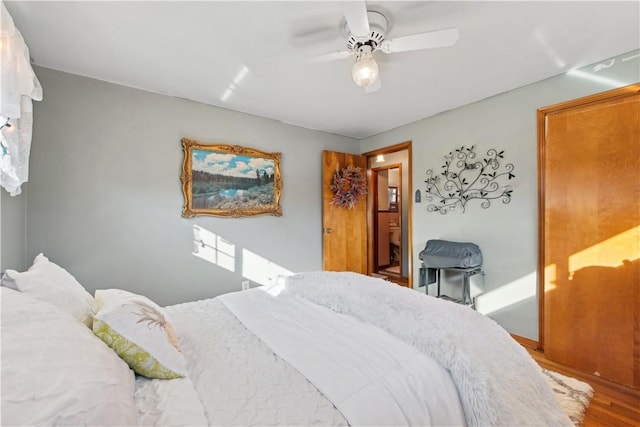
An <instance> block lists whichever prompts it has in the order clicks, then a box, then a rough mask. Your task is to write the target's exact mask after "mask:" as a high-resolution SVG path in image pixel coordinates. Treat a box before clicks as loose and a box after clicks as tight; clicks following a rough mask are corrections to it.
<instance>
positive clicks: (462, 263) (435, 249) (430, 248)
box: [420, 240, 484, 309]
mask: <svg viewBox="0 0 640 427" xmlns="http://www.w3.org/2000/svg"><path fill="white" fill-rule="evenodd" d="M420 259H421V260H422V266H421V267H420V286H426V287H427V288H426V293H427V295H429V286H428V285H430V284H433V283H437V294H436V295H435V296H436V297H437V298H442V299H445V300H447V301H453V302H456V303H459V304H464V305H466V306H470V307H471V308H473V309H475V298H471V286H470V283H469V282H470V280H469V278H470V277H471V276H475V275H476V274H483V275H484V272H483V271H482V252H481V251H480V248H479V247H478V245H476V244H474V243H459V242H451V241H447V240H428V241H427V244H426V245H425V248H424V250H423V251H422V252H420ZM442 271H451V272H456V273H461V274H462V278H463V281H462V298H461V299H456V298H452V297H450V296H448V295H442V294H441V293H440V276H441V275H442Z"/></svg>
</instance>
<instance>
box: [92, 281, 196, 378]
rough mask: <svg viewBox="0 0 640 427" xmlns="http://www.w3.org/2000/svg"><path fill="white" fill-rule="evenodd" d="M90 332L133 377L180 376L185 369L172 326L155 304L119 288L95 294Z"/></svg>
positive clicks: (182, 375) (184, 372)
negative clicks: (120, 361) (115, 354)
mask: <svg viewBox="0 0 640 427" xmlns="http://www.w3.org/2000/svg"><path fill="white" fill-rule="evenodd" d="M96 311H97V312H96V315H95V317H94V319H93V332H94V333H95V334H96V335H97V336H98V337H100V339H102V340H103V341H104V342H105V343H106V344H107V345H108V346H109V347H111V348H112V349H113V350H114V351H115V352H116V353H117V354H118V356H120V357H121V358H122V359H123V360H124V361H125V362H127V363H128V364H129V366H130V367H131V369H133V370H134V371H135V372H136V373H137V374H139V375H142V376H145V377H147V378H160V379H172V378H180V377H184V376H185V374H186V366H185V361H184V357H183V356H182V351H181V350H180V347H179V345H178V340H177V337H176V333H175V329H174V327H173V323H171V320H170V319H169V317H168V316H167V314H166V313H165V312H164V310H163V309H162V308H160V307H159V306H158V305H157V304H156V303H154V302H153V301H151V300H150V299H149V298H146V297H143V296H142V295H136V294H132V293H131V292H127V291H123V290H120V289H106V290H98V291H96Z"/></svg>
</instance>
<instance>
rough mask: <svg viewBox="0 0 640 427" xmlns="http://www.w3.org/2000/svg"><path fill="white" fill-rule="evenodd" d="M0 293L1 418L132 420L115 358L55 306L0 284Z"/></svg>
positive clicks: (129, 394) (130, 395)
mask: <svg viewBox="0 0 640 427" xmlns="http://www.w3.org/2000/svg"><path fill="white" fill-rule="evenodd" d="M0 296H1V297H2V369H1V370H0V371H1V372H2V396H1V399H2V403H1V408H2V420H1V424H2V425H6V426H19V425H32V426H53V425H60V426H65V425H66V426H72V425H74V426H80V425H86V426H125V425H129V426H136V425H137V411H136V406H135V399H134V393H135V376H134V374H133V371H131V369H129V367H128V366H127V364H126V363H124V362H123V361H122V359H120V358H119V357H118V356H117V355H116V354H115V353H114V352H113V351H112V350H111V349H110V348H109V347H107V346H106V345H104V343H103V342H102V341H100V340H99V339H98V338H96V337H95V336H94V335H93V334H92V333H91V330H89V329H88V328H87V327H85V326H84V325H83V324H82V323H80V322H78V321H77V320H75V319H74V318H72V317H70V316H69V315H68V314H66V313H63V312H62V311H61V310H59V309H58V308H57V307H55V306H53V305H51V304H47V303H45V302H42V301H39V300H37V299H35V298H31V297H30V296H28V295H25V294H24V293H20V292H17V291H14V290H11V289H8V288H4V287H3V288H0Z"/></svg>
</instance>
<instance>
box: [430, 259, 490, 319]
mask: <svg viewBox="0 0 640 427" xmlns="http://www.w3.org/2000/svg"><path fill="white" fill-rule="evenodd" d="M427 270H432V272H428V271H427ZM443 270H444V271H453V272H457V273H462V275H463V279H462V298H461V299H456V298H453V297H450V296H449V295H443V294H441V293H440V275H441V274H442V271H443ZM429 273H431V274H429ZM428 274H429V276H430V278H431V277H434V276H435V277H434V278H435V280H430V281H429V282H427V280H426V277H427V275H428ZM476 274H484V272H483V271H482V268H481V267H480V266H476V267H467V268H463V267H440V268H429V267H424V266H423V267H420V286H422V285H423V284H424V285H425V286H427V285H429V284H432V283H434V282H435V283H436V284H437V293H436V295H435V297H436V298H441V299H444V300H446V301H451V302H455V303H458V304H463V305H466V306H469V307H471V308H473V309H474V310H475V308H476V307H475V306H476V304H475V298H472V297H471V284H470V280H469V278H470V277H471V276H475V275H476ZM426 293H427V295H429V286H427V288H426Z"/></svg>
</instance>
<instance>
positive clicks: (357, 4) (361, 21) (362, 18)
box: [342, 1, 371, 37]
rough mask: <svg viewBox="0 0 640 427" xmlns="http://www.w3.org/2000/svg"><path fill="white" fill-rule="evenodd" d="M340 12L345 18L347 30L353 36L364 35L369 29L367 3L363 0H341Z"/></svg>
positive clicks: (366, 34) (367, 33)
mask: <svg viewBox="0 0 640 427" xmlns="http://www.w3.org/2000/svg"><path fill="white" fill-rule="evenodd" d="M342 12H343V13H344V17H345V19H346V20H347V25H348V26H349V31H351V33H352V34H353V35H354V36H359V37H366V36H368V35H369V33H370V32H371V30H370V29H369V18H368V17H367V5H366V4H365V2H364V1H343V2H342Z"/></svg>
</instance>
